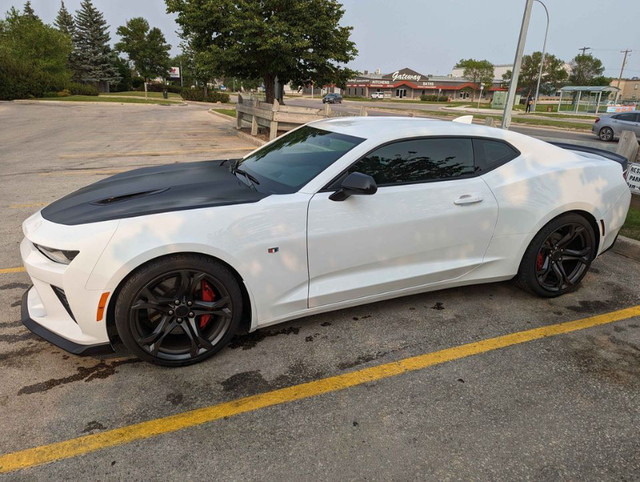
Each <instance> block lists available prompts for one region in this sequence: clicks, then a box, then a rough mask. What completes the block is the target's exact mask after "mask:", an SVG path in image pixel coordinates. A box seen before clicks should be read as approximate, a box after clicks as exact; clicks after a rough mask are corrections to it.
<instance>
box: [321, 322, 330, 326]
mask: <svg viewBox="0 0 640 482" xmlns="http://www.w3.org/2000/svg"><path fill="white" fill-rule="evenodd" d="M320 326H331V322H330V321H325V322H324V323H320Z"/></svg>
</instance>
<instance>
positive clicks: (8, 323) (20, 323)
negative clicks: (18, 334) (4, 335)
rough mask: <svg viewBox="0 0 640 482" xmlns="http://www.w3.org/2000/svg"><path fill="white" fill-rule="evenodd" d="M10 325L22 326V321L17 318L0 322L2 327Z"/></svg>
mask: <svg viewBox="0 0 640 482" xmlns="http://www.w3.org/2000/svg"><path fill="white" fill-rule="evenodd" d="M10 326H22V321H20V320H17V321H7V322H4V323H0V327H2V328H9V327H10Z"/></svg>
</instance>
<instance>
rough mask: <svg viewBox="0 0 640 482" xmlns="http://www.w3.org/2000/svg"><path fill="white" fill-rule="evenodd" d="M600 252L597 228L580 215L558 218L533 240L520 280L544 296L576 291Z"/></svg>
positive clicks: (526, 255) (519, 274)
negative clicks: (597, 249) (596, 234)
mask: <svg viewBox="0 0 640 482" xmlns="http://www.w3.org/2000/svg"><path fill="white" fill-rule="evenodd" d="M595 254H596V243H595V235H594V232H593V228H592V227H591V225H590V224H589V222H588V221H587V220H586V219H585V218H584V217H582V216H580V215H578V214H569V215H565V216H562V217H560V218H556V219H554V220H553V221H551V222H550V223H549V224H547V226H545V227H544V228H543V229H542V230H541V231H540V232H539V233H538V235H536V237H535V238H534V239H533V241H532V242H531V244H530V245H529V248H528V249H527V251H526V253H525V256H524V258H523V260H522V264H521V265H520V271H519V273H518V281H519V283H520V285H521V286H523V287H524V288H525V289H527V290H529V291H532V292H534V293H536V294H538V295H540V296H544V297H554V296H560V295H562V294H564V293H567V292H569V291H572V290H574V289H576V288H577V286H578V284H579V283H580V281H581V280H582V278H584V276H585V275H586V273H587V271H588V270H589V266H590V265H591V262H592V261H593V259H594V257H595Z"/></svg>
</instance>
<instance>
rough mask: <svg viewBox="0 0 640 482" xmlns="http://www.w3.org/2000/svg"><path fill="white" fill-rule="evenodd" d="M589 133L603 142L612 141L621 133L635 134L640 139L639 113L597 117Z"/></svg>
mask: <svg viewBox="0 0 640 482" xmlns="http://www.w3.org/2000/svg"><path fill="white" fill-rule="evenodd" d="M591 131H592V132H593V133H594V134H595V135H597V136H598V137H599V138H600V139H601V140H603V141H612V140H614V139H615V138H616V137H620V134H621V133H622V131H631V132H635V133H636V136H638V137H640V112H621V113H620V114H613V115H608V116H602V117H597V118H596V121H595V122H594V123H593V126H592V127H591Z"/></svg>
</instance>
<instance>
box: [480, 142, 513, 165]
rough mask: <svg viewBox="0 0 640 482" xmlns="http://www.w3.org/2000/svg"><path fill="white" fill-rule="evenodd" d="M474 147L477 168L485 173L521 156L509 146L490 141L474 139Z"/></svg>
mask: <svg viewBox="0 0 640 482" xmlns="http://www.w3.org/2000/svg"><path fill="white" fill-rule="evenodd" d="M473 147H474V151H475V161H476V166H477V167H478V169H480V170H481V171H483V172H484V171H489V170H491V169H493V168H494V167H498V166H501V165H502V164H504V163H506V162H509V161H510V160H511V159H515V158H516V157H518V155H519V153H518V151H516V150H515V149H514V148H513V147H511V146H510V145H509V144H506V143H504V142H500V141H491V140H489V139H474V140H473Z"/></svg>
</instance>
